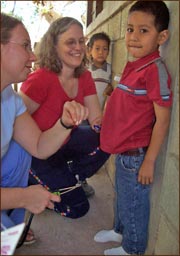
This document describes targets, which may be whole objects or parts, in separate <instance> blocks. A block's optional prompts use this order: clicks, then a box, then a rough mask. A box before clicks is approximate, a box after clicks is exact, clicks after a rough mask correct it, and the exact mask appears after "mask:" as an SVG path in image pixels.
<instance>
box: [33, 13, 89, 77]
mask: <svg viewBox="0 0 180 256" xmlns="http://www.w3.org/2000/svg"><path fill="white" fill-rule="evenodd" d="M74 24H76V25H78V26H79V27H80V28H81V29H82V30H83V26H82V24H81V23H80V22H79V21H78V20H76V19H74V18H71V17H63V18H58V19H57V20H55V21H54V22H53V23H52V24H51V25H50V27H49V29H48V30H47V32H46V33H45V34H44V36H43V38H42V40H41V42H40V44H39V46H38V50H37V52H36V55H37V61H36V64H37V65H38V66H39V67H40V68H47V69H48V70H51V71H53V72H55V73H61V70H62V62H61V60H60V59H59V57H58V54H57V51H56V45H57V43H58V40H59V38H60V37H61V34H63V33H64V32H66V31H67V30H68V29H69V28H70V26H71V25H74ZM85 64H86V57H84V59H83V61H82V63H81V65H80V66H79V67H77V68H76V69H75V73H74V75H75V77H79V76H80V75H81V74H82V73H83V72H84V70H85Z"/></svg>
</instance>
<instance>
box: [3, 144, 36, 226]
mask: <svg viewBox="0 0 180 256" xmlns="http://www.w3.org/2000/svg"><path fill="white" fill-rule="evenodd" d="M30 166H31V156H30V155H29V153H27V152H26V151H25V150H24V149H23V148H22V147H21V146H20V145H19V144H18V143H16V142H15V141H13V140H12V141H11V143H10V146H9V149H8V152H7V153H6V155H5V156H4V157H3V158H2V161H1V187H3V188H12V187H27V185H28V177H29V168H30ZM7 200H8V197H7ZM24 216H25V209H23V208H18V209H12V210H11V209H10V210H3V211H1V222H2V224H3V225H4V226H5V227H6V228H10V227H12V226H15V225H17V224H20V223H22V222H23V221H24Z"/></svg>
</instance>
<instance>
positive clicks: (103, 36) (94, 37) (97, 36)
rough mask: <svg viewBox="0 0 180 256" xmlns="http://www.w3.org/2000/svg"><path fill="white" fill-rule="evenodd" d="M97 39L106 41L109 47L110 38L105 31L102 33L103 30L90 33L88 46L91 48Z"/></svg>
mask: <svg viewBox="0 0 180 256" xmlns="http://www.w3.org/2000/svg"><path fill="white" fill-rule="evenodd" d="M97 40H104V41H106V42H107V44H108V49H109V46H110V43H111V40H110V38H109V36H108V35H107V34H106V33H104V32H101V33H96V34H94V35H92V36H91V38H90V39H89V42H88V47H90V48H92V47H93V44H94V42H95V41H97Z"/></svg>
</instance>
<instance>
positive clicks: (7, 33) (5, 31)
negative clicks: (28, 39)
mask: <svg viewBox="0 0 180 256" xmlns="http://www.w3.org/2000/svg"><path fill="white" fill-rule="evenodd" d="M18 25H22V26H23V27H24V24H23V23H22V21H21V20H19V19H17V18H15V17H12V16H10V15H8V14H5V13H1V43H2V44H6V43H8V41H9V39H10V38H11V32H12V30H13V29H14V28H16V27H17V26H18Z"/></svg>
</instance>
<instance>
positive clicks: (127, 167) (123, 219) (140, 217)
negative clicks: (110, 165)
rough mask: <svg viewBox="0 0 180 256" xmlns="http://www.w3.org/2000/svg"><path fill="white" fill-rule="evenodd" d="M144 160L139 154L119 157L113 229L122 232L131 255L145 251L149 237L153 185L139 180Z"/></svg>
mask: <svg viewBox="0 0 180 256" xmlns="http://www.w3.org/2000/svg"><path fill="white" fill-rule="evenodd" d="M143 160H144V153H142V154H141V155H140V156H125V155H117V156H116V177H115V190H116V199H115V220H114V230H115V231H116V232H117V233H121V234H122V235H123V240H122V247H123V248H124V250H125V251H126V252H127V253H129V254H144V252H145V249H146V246H147V239H148V223H149V212H150V207H149V194H150V187H151V186H150V185H142V184H140V183H139V182H138V180H137V177H138V172H139V169H140V166H141V164H142V162H143Z"/></svg>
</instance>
